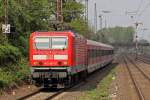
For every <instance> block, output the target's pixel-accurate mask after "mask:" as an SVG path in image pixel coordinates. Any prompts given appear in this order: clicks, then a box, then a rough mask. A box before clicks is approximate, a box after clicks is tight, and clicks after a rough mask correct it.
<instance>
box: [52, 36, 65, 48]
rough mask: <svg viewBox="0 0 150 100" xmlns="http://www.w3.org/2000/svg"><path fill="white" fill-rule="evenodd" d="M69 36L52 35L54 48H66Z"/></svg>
mask: <svg viewBox="0 0 150 100" xmlns="http://www.w3.org/2000/svg"><path fill="white" fill-rule="evenodd" d="M66 48H67V38H66V37H52V49H66Z"/></svg>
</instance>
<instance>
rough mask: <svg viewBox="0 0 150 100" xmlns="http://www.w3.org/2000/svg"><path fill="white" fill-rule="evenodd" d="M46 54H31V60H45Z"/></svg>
mask: <svg viewBox="0 0 150 100" xmlns="http://www.w3.org/2000/svg"><path fill="white" fill-rule="evenodd" d="M46 59H47V55H33V60H46Z"/></svg>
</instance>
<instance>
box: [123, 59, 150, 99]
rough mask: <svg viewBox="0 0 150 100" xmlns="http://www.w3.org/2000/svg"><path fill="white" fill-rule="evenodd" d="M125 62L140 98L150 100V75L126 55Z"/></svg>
mask: <svg viewBox="0 0 150 100" xmlns="http://www.w3.org/2000/svg"><path fill="white" fill-rule="evenodd" d="M124 64H125V66H126V67H127V70H128V72H129V75H130V77H131V80H132V82H133V85H134V87H135V90H136V92H137V96H138V98H139V100H149V98H150V96H149V92H150V87H149V85H150V77H149V76H148V75H147V74H146V73H145V72H144V70H143V69H141V68H140V66H139V65H137V64H136V63H135V62H134V60H133V59H131V58H130V57H127V56H125V57H124Z"/></svg>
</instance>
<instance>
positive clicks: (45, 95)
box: [17, 82, 84, 100]
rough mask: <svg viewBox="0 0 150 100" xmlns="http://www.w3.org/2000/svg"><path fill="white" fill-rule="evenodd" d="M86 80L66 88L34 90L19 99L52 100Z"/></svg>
mask: <svg viewBox="0 0 150 100" xmlns="http://www.w3.org/2000/svg"><path fill="white" fill-rule="evenodd" d="M83 83H84V82H80V83H79V84H77V85H74V86H72V87H70V88H65V89H48V88H45V89H39V90H37V91H34V92H33V93H31V94H28V95H25V96H23V97H20V98H18V99H17V100H51V99H54V98H56V97H57V96H59V95H60V94H62V93H64V92H66V91H68V90H69V89H72V88H77V87H79V86H81V85H82V84H83Z"/></svg>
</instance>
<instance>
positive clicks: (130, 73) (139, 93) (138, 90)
mask: <svg viewBox="0 0 150 100" xmlns="http://www.w3.org/2000/svg"><path fill="white" fill-rule="evenodd" d="M124 63H125V65H126V67H127V70H128V72H129V75H130V77H131V80H132V82H133V84H134V87H135V89H136V91H137V95H138V97H139V99H140V100H145V98H144V96H143V93H142V91H141V89H140V88H139V87H138V85H137V82H136V80H135V79H134V77H133V74H132V71H131V70H130V68H129V65H128V63H127V59H126V58H125V57H124Z"/></svg>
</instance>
